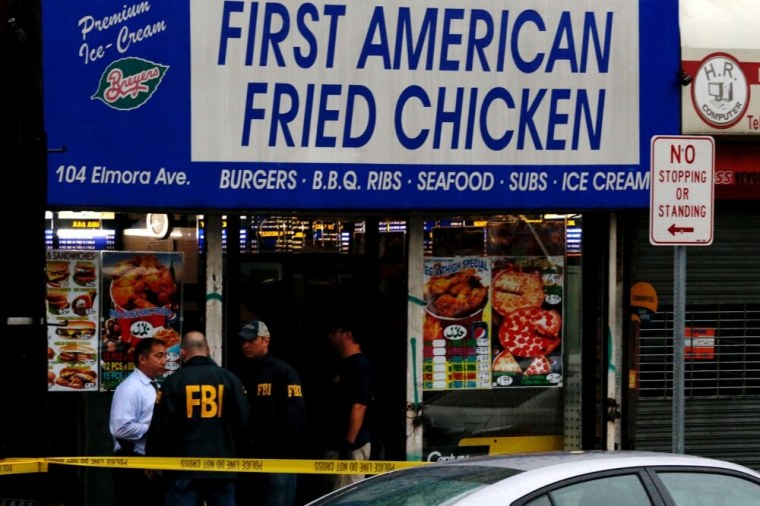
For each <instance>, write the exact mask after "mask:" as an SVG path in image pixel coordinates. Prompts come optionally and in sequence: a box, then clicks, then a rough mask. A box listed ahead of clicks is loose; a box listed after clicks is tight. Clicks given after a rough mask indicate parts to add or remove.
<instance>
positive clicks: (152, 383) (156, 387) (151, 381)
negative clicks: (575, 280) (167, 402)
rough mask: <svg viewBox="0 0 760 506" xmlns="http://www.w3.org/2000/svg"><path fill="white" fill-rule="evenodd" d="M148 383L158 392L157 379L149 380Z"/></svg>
mask: <svg viewBox="0 0 760 506" xmlns="http://www.w3.org/2000/svg"><path fill="white" fill-rule="evenodd" d="M150 384H151V385H153V388H155V389H156V392H158V381H156V380H150Z"/></svg>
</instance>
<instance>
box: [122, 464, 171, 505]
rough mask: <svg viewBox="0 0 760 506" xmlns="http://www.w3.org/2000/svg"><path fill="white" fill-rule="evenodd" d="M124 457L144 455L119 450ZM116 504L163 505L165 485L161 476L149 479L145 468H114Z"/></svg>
mask: <svg viewBox="0 0 760 506" xmlns="http://www.w3.org/2000/svg"><path fill="white" fill-rule="evenodd" d="M119 455H120V456H122V457H125V456H126V457H129V456H134V457H143V456H144V455H138V454H133V453H130V454H129V455H126V454H125V453H123V452H119ZM113 488H114V499H115V501H114V504H116V506H135V505H140V506H163V504H164V486H163V482H162V480H161V479H160V477H157V478H155V479H152V480H151V479H148V477H147V476H146V475H145V471H144V470H143V469H118V468H117V469H113Z"/></svg>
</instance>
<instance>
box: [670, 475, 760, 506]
mask: <svg viewBox="0 0 760 506" xmlns="http://www.w3.org/2000/svg"><path fill="white" fill-rule="evenodd" d="M657 476H659V477H660V479H661V480H662V482H663V483H664V484H665V488H666V489H667V490H668V492H669V493H670V495H671V496H672V497H673V500H674V501H675V503H676V505H677V506H687V505H688V506H715V505H721V504H725V505H728V506H733V505H737V506H738V505H741V506H750V505H760V485H758V484H757V483H755V482H753V481H750V480H746V479H744V478H740V477H738V476H730V475H727V474H714V473H703V472H699V473H697V472H667V471H658V472H657Z"/></svg>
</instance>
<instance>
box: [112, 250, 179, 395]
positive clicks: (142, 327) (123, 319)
mask: <svg viewBox="0 0 760 506" xmlns="http://www.w3.org/2000/svg"><path fill="white" fill-rule="evenodd" d="M183 259H184V257H183V254H182V253H181V252H155V251H149V252H139V251H138V252H130V251H119V252H110V251H109V252H103V253H102V258H101V262H102V283H101V287H102V291H103V301H104V302H103V304H104V307H103V310H102V312H103V322H102V329H101V338H100V350H101V361H100V369H101V376H102V377H101V383H100V389H101V390H102V391H109V390H114V389H116V387H117V386H118V385H119V383H121V381H122V380H124V379H125V378H126V377H127V376H128V375H129V373H130V372H132V370H133V369H134V362H133V358H134V349H135V345H136V344H137V343H138V342H139V341H140V339H144V338H146V337H155V338H157V339H161V340H162V341H164V344H165V345H166V359H167V360H166V373H165V376H168V375H169V374H171V373H173V372H174V371H176V370H177V369H179V367H180V361H179V357H180V354H179V341H180V335H181V332H182V329H181V320H182V311H181V309H182V306H181V301H182V280H181V276H182V268H183Z"/></svg>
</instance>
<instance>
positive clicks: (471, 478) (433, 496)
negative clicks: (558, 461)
mask: <svg viewBox="0 0 760 506" xmlns="http://www.w3.org/2000/svg"><path fill="white" fill-rule="evenodd" d="M521 472H522V471H520V470H516V469H505V468H498V467H481V466H440V467H438V466H436V467H426V466H422V467H419V468H412V469H407V470H405V471H403V472H400V473H388V474H385V475H382V476H378V477H376V478H372V479H369V480H364V481H361V482H359V483H358V484H357V485H356V486H353V487H346V488H345V489H344V490H342V491H339V492H337V493H336V494H334V495H331V496H330V497H328V498H324V499H322V500H320V501H317V502H315V503H314V504H315V505H317V504H319V505H335V506H337V505H342V506H370V505H371V506H434V505H442V504H447V503H448V501H450V500H451V499H453V498H456V497H462V496H464V495H467V494H469V493H471V492H473V491H474V490H477V489H479V488H482V487H484V486H486V485H489V484H491V483H495V482H497V481H499V480H502V479H504V478H508V477H509V476H513V475H515V474H519V473H521Z"/></svg>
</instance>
